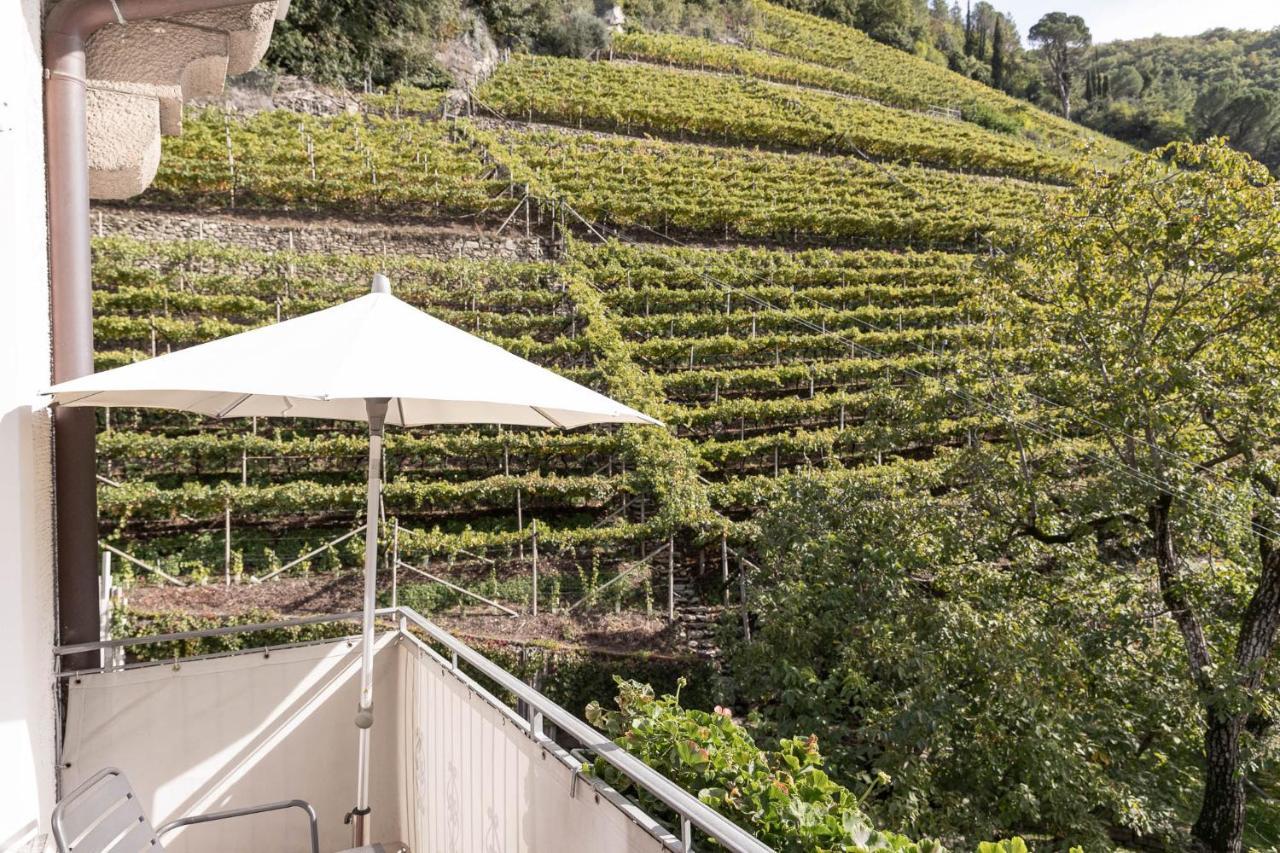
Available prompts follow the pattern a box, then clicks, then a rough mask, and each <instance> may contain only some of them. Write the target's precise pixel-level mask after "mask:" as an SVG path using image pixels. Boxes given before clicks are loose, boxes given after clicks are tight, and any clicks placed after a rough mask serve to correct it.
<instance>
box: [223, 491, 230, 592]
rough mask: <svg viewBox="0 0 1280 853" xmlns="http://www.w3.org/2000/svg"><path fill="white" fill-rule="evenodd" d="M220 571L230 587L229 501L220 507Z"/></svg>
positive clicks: (228, 499)
mask: <svg viewBox="0 0 1280 853" xmlns="http://www.w3.org/2000/svg"><path fill="white" fill-rule="evenodd" d="M222 519H223V537H222V571H223V575H224V577H225V583H226V585H227V586H231V499H230V498H227V500H226V502H225V503H223V505H222Z"/></svg>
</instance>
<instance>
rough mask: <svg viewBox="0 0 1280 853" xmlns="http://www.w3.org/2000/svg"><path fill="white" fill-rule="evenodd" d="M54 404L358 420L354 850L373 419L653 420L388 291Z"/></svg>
mask: <svg viewBox="0 0 1280 853" xmlns="http://www.w3.org/2000/svg"><path fill="white" fill-rule="evenodd" d="M46 393H47V394H48V395H50V396H51V397H52V398H53V402H54V403H56V404H58V405H61V406H127V407H136V408H162V409H179V410H182V411H188V412H196V413H198V414H202V415H210V416H212V417H218V418H231V417H250V416H259V417H264V416H265V417H294V418H326V419H335V420H351V421H365V422H367V423H368V424H369V468H368V490H367V495H366V502H365V558H364V574H365V577H364V613H363V621H362V625H361V635H362V649H361V651H362V654H361V667H360V707H359V710H358V712H357V714H356V721H355V722H356V727H357V728H358V729H359V744H358V762H359V767H358V769H357V779H356V797H355V800H356V804H355V807H354V808H353V809H352V810H351V815H350V817H351V818H353V820H352V821H351V823H352V836H353V841H354V842H355V845H356V846H360V845H365V844H368V843H369V841H370V838H369V822H368V820H367V818H368V815H369V810H370V807H369V761H370V741H369V729H370V727H371V726H372V725H373V615H374V606H375V598H376V592H377V583H376V575H377V547H378V525H377V519H378V498H379V493H380V489H381V468H380V459H381V449H382V431H383V426H384V424H387V423H390V424H396V425H400V426H415V425H420V424H463V423H488V424H510V425H522V426H541V427H565V428H569V427H578V426H583V425H586V424H595V423H631V424H657V423H658V421H656V420H654V419H653V418H651V417H649V416H648V415H645V414H642V413H640V412H637V411H636V410H635V409H632V408H629V407H627V406H624V405H622V404H621V403H618V402H616V401H614V400H611V399H609V398H608V397H605V396H604V395H602V394H597V393H596V392H595V391H592V390H591V389H589V388H584V387H583V386H581V385H579V384H577V383H576V382H571V381H569V380H568V379H565V378H564V377H562V376H558V375H556V374H554V373H552V372H551V371H549V370H546V369H544V368H541V367H538V366H537V365H536V364H531V363H530V362H528V361H525V360H524V359H523V358H520V357H518V356H515V355H512V354H511V353H509V352H507V351H506V350H504V349H502V348H501V347H498V346H495V345H494V344H491V343H489V342H487V341H484V340H481V339H480V338H477V337H475V336H473V335H470V334H468V333H466V332H464V331H462V330H461V329H457V328H454V327H453V326H450V325H449V324H448V323H444V322H442V321H440V320H437V319H436V318H435V317H432V316H431V315H430V314H426V313H424V312H422V311H419V310H418V309H416V308H414V307H412V306H410V305H408V304H406V303H404V302H402V301H400V300H399V299H397V298H395V297H394V296H392V295H391V285H390V282H388V281H387V279H386V277H385V276H382V275H378V276H375V277H374V281H373V292H372V293H370V294H368V295H366V296H362V297H360V298H358V299H353V300H351V301H350V302H346V303H343V304H342V305H338V306H335V307H333V308H328V309H325V310H323V311H317V312H315V313H314V314H307V315H305V316H302V317H297V318H295V319H292V320H288V321H286V322H283V323H277V324H276V325H274V326H264V327H263V328H260V329H253V330H252V331H248V332H242V333H241V334H238V335H232V336H231V337H229V338H222V339H220V340H216V341H210V342H209V343H206V344H200V345H199V346H194V347H191V348H189V349H185V350H180V351H178V352H175V353H169V354H167V355H162V356H158V357H156V358H152V359H148V360H146V361H140V362H137V363H135V364H130V365H126V366H124V367H117V368H115V369H114V370H107V371H104V372H102V373H95V374H93V375H92V376H85V377H81V378H79V379H73V380H71V381H69V382H63V383H61V384H59V385H55V386H54V387H53V388H51V389H49V390H48V391H47V392H46Z"/></svg>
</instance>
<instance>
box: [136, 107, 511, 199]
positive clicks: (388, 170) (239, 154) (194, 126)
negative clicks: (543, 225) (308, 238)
mask: <svg viewBox="0 0 1280 853" xmlns="http://www.w3.org/2000/svg"><path fill="white" fill-rule="evenodd" d="M450 137H451V131H450V126H449V125H447V124H442V123H438V122H422V121H419V120H417V119H409V118H405V119H396V118H387V117H383V116H377V115H341V116H328V117H315V116H307V115H301V114H298V113H291V112H286V111H273V112H261V113H255V114H252V115H248V116H240V115H232V114H229V113H224V112H222V111H220V110H215V109H208V110H205V111H203V112H201V113H199V114H198V115H195V116H190V117H188V118H186V119H185V121H184V122H183V131H182V136H179V137H170V138H168V139H166V141H165V151H164V157H163V159H162V160H161V165H160V170H159V172H158V173H157V175H156V180H155V182H154V184H152V187H151V189H149V190H148V191H147V193H146V194H145V195H144V196H143V198H144V200H149V201H151V202H153V203H159V204H178V205H182V206H192V205H194V206H206V207H228V208H235V207H239V208H267V209H273V210H294V209H301V210H321V209H322V210H341V211H344V212H348V213H353V212H364V213H372V212H375V211H384V212H399V213H406V214H412V215H414V216H420V217H424V218H428V219H442V218H459V217H467V216H473V217H474V216H482V215H484V214H485V213H486V212H487V211H488V210H489V208H490V206H491V204H492V202H493V197H494V196H495V195H497V194H498V193H499V192H500V191H501V190H502V188H503V184H502V183H500V182H495V181H493V180H492V179H491V174H492V169H491V168H489V167H487V166H486V165H485V164H484V163H482V162H481V161H480V160H479V159H478V158H477V157H475V156H474V154H473V152H471V151H470V150H469V149H468V148H467V147H466V146H465V145H463V144H460V143H458V142H454V141H452V139H451V138H450Z"/></svg>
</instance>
